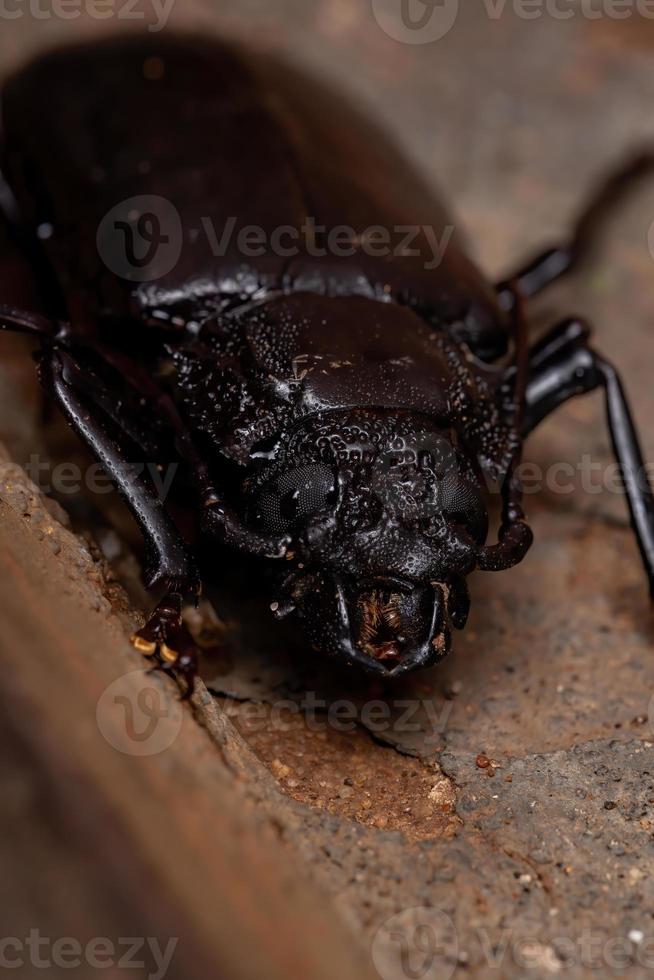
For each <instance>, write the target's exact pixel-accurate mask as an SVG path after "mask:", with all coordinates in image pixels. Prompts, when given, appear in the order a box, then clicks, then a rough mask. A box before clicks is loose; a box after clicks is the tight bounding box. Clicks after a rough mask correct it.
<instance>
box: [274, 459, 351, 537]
mask: <svg viewBox="0 0 654 980" xmlns="http://www.w3.org/2000/svg"><path fill="white" fill-rule="evenodd" d="M335 503H336V480H335V477H334V473H333V471H332V470H331V469H330V468H329V467H328V466H325V464H324V463H311V464H308V465H307V466H299V467H297V469H294V470H290V472H288V473H283V474H282V475H281V476H278V477H276V478H275V479H274V480H271V481H270V483H267V484H266V486H265V487H264V488H263V489H262V491H261V493H260V495H259V507H258V512H259V515H260V519H261V521H262V522H263V524H264V525H265V526H266V527H267V528H268V529H269V530H271V531H273V532H276V533H279V532H283V531H286V530H287V529H288V528H289V527H290V526H291V525H292V524H294V523H295V522H296V521H299V520H302V518H304V517H310V516H311V515H312V514H319V513H320V512H321V511H324V510H326V509H328V508H329V507H333V506H334V505H335Z"/></svg>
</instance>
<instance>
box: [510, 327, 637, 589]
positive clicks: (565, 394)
mask: <svg viewBox="0 0 654 980" xmlns="http://www.w3.org/2000/svg"><path fill="white" fill-rule="evenodd" d="M573 324H576V326H577V329H576V331H575V329H574V327H573V326H572V325H573ZM567 330H568V338H567V342H561V341H562V338H563V336H564V333H565V330H564V329H562V328H558V329H557V331H555V332H554V333H553V334H551V335H550V338H551V341H550V351H549V355H547V346H548V342H547V338H546V340H545V341H544V342H542V343H541V345H539V348H538V349H537V350H536V354H537V359H536V362H535V369H534V371H533V374H532V376H531V378H530V380H529V383H528V385H527V393H526V404H527V411H526V415H525V420H524V427H523V435H524V436H525V437H526V436H527V435H528V434H529V433H530V432H532V431H533V430H534V429H535V428H536V426H537V425H538V424H539V423H540V422H541V421H542V420H543V419H544V418H546V417H547V416H548V415H551V414H552V412H554V411H556V409H557V408H558V407H559V406H560V405H562V404H563V403H564V402H566V401H568V400H569V399H570V398H574V397H575V396H576V395H583V394H586V393H587V392H591V391H595V390H596V389H598V388H603V389H604V393H605V399H606V412H607V420H608V426H609V431H610V433H611V440H612V443H613V451H614V453H615V457H616V460H617V462H618V464H619V466H620V471H621V474H622V479H623V481H624V485H625V490H626V493H627V502H628V504H629V511H630V515H631V524H632V527H633V529H634V533H635V535H636V539H637V541H638V546H639V548H640V553H641V557H642V560H643V565H644V566H645V572H646V574H647V578H648V581H649V586H650V592H651V594H652V597H653V598H654V497H653V496H652V488H651V485H650V481H649V479H648V476H647V472H646V468H645V464H644V462H643V456H642V452H641V449H640V444H639V441H638V435H637V433H636V427H635V424H634V421H633V418H632V415H631V411H630V408H629V403H628V401H627V396H626V394H625V391H624V389H623V387H622V383H621V381H620V377H619V375H618V373H617V371H616V369H615V368H614V367H613V365H612V364H610V363H609V362H608V361H606V360H604V358H602V357H601V356H600V355H599V354H598V353H597V352H596V351H594V350H593V349H592V348H591V347H589V346H588V342H587V337H588V330H587V328H583V325H579V324H578V323H577V321H568V322H567ZM557 336H558V340H559V344H558V351H557V350H555V348H556V346H557V341H556V337H557Z"/></svg>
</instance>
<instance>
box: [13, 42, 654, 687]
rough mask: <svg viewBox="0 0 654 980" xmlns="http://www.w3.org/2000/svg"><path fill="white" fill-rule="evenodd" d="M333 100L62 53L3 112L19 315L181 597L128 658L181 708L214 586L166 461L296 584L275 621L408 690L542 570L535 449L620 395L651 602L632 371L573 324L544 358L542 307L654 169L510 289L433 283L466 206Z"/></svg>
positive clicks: (94, 49)
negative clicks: (436, 190)
mask: <svg viewBox="0 0 654 980" xmlns="http://www.w3.org/2000/svg"><path fill="white" fill-rule="evenodd" d="M45 93H47V105H48V110H47V112H44V97H45ZM328 99H329V97H328V96H327V95H326V94H325V93H324V92H321V91H320V90H318V89H316V88H310V87H309V86H308V85H306V84H304V83H298V81H297V79H296V78H295V77H294V76H293V75H292V73H290V72H288V71H287V70H286V69H284V68H283V67H281V66H279V65H277V66H272V65H271V64H269V63H268V62H267V61H266V60H265V59H263V58H259V59H257V58H254V57H252V56H250V55H249V54H247V53H246V52H244V51H242V50H240V49H238V48H236V47H230V46H226V45H222V44H218V43H215V42H209V41H205V40H199V39H192V38H175V37H168V38H164V39H159V38H158V39H152V38H148V39H144V38H116V39H110V40H106V41H103V42H99V43H94V44H85V45H79V46H77V47H72V48H68V49H63V50H59V51H56V52H53V53H48V54H46V55H44V56H41V57H40V58H39V59H38V60H37V61H35V62H34V63H32V64H31V65H29V66H28V67H26V68H24V69H23V70H21V71H20V72H19V73H18V74H17V75H15V76H14V77H12V78H11V79H10V80H9V81H8V82H7V83H6V85H5V87H4V90H3V92H2V127H3V129H2V174H3V183H2V195H1V198H0V199H1V202H2V210H3V219H2V220H3V230H2V237H3V250H4V255H3V270H4V274H3V276H2V280H1V281H2V290H3V294H2V296H0V302H2V304H3V305H2V308H1V309H0V321H1V323H2V326H3V327H4V328H5V329H15V330H20V331H24V332H27V333H31V334H33V335H35V336H36V337H38V339H39V341H40V345H39V353H38V361H39V371H40V377H41V380H42V382H43V384H44V385H45V386H46V388H47V389H48V390H49V391H50V392H51V393H52V394H53V395H54V398H55V400H56V402H57V403H58V405H59V406H60V408H61V410H62V412H63V413H64V415H65V417H66V419H67V420H68V422H69V423H70V424H71V426H72V427H73V429H74V430H75V431H76V432H77V434H78V435H79V436H80V437H81V439H82V440H83V441H84V442H85V443H86V445H87V446H88V447H89V448H90V449H91V451H92V452H93V453H94V454H95V456H96V457H97V458H98V460H100V461H101V463H102V465H103V466H104V468H105V469H106V471H107V473H108V474H109V475H110V476H111V477H112V479H113V481H114V483H115V484H116V486H117V488H118V490H119V491H120V492H121V494H122V495H123V497H124V498H125V500H126V501H127V503H128V505H129V506H130V508H131V510H132V513H133V515H134V517H135V518H136V520H137V522H138V524H139V527H140V529H141V531H142V533H143V537H144V540H145V547H146V562H145V577H146V582H147V584H148V586H150V587H152V588H154V587H159V588H160V589H162V591H163V598H162V599H161V601H160V602H159V603H158V604H157V606H156V608H155V609H154V611H153V613H152V615H151V616H150V618H149V619H148V621H147V623H146V625H145V626H144V627H143V628H142V629H141V630H139V631H138V633H137V634H136V635H135V637H133V642H134V644H135V645H136V647H137V648H138V649H139V650H141V651H142V652H143V653H144V654H146V655H148V656H154V657H155V658H156V659H157V662H158V663H159V664H160V666H162V667H163V668H164V669H168V670H171V671H173V672H175V673H176V675H177V676H183V677H185V678H186V680H187V682H188V684H187V691H190V690H191V689H192V686H193V678H194V675H195V671H196V653H195V649H194V647H193V643H192V640H191V637H190V636H189V634H188V633H187V631H186V628H185V626H184V625H183V621H182V618H181V609H182V604H183V602H184V601H186V600H187V599H189V598H192V597H194V596H197V594H198V591H199V588H200V584H199V583H200V580H199V575H198V572H197V570H196V565H195V561H194V557H193V554H192V549H191V548H190V547H189V546H188V544H187V543H186V541H185V540H184V539H183V537H182V535H181V534H180V532H179V530H178V529H177V527H176V525H175V523H174V521H173V520H172V518H171V516H170V513H169V512H168V511H169V509H168V508H167V507H166V504H165V502H164V501H163V500H162V499H161V496H160V495H158V494H157V492H156V490H155V487H154V485H153V482H152V480H151V479H149V477H148V473H147V472H142V473H141V474H140V475H139V476H138V477H135V476H134V472H133V471H132V470H131V469H130V464H133V463H134V462H136V461H138V460H141V461H142V460H143V459H148V460H150V461H153V462H158V463H161V462H163V461H165V460H167V459H170V458H171V453H172V454H173V455H174V457H175V459H177V460H179V461H180V462H181V464H182V465H183V469H184V473H185V474H186V476H187V477H188V478H189V481H190V485H192V487H193V493H194V495H195V497H194V499H195V501H196V502H197V507H196V510H197V514H198V515H199V525H200V527H201V529H202V532H203V533H204V534H205V535H207V536H208V535H211V536H214V537H215V538H216V539H217V541H219V542H221V543H222V544H224V545H226V546H227V547H229V548H235V549H238V550H239V551H241V552H244V553H248V554H250V555H255V556H259V557H261V558H262V559H266V560H270V561H277V562H278V563H279V566H280V568H281V572H280V575H279V586H278V594H277V595H276V596H274V597H272V598H274V601H273V602H272V608H273V610H274V611H275V613H276V615H277V616H283V615H286V614H289V613H295V614H296V615H297V617H298V618H299V620H300V621H301V623H302V624H303V627H304V630H305V633H306V636H307V639H308V640H309V642H310V643H311V644H312V646H313V647H315V648H317V649H318V650H320V651H322V652H324V653H326V654H331V655H334V656H337V657H339V658H341V659H342V660H344V661H346V662H347V663H349V664H358V665H361V666H363V667H364V668H366V669H368V670H370V671H373V672H376V673H377V674H380V675H383V676H392V677H395V676H398V675H401V674H403V673H406V672H407V671H410V670H413V669H415V668H419V667H426V666H428V665H430V664H433V663H434V662H436V661H437V660H439V659H440V658H442V657H443V656H444V655H445V654H446V653H447V652H448V650H449V647H450V631H451V629H452V628H453V627H454V628H457V629H461V628H463V626H464V625H465V622H466V618H467V614H468V607H469V596H468V589H467V586H466V577H467V576H468V574H469V573H470V572H471V571H472V570H473V569H475V568H478V569H482V570H502V569H507V568H510V567H511V566H513V565H515V564H517V563H518V562H520V561H521V560H522V559H523V558H524V556H525V554H526V553H527V551H528V549H529V546H530V544H531V542H532V533H531V531H530V529H529V527H528V525H527V523H526V521H525V516H524V513H523V509H522V505H521V493H520V486H519V480H517V479H515V473H516V468H517V466H518V464H519V462H520V459H521V450H522V445H523V441H524V439H525V438H526V437H527V436H528V434H529V433H530V432H531V431H532V430H533V429H534V427H535V426H536V425H537V424H538V423H539V422H540V421H541V420H542V419H544V418H545V417H546V416H548V415H549V414H550V413H551V412H553V411H554V410H555V409H556V408H557V407H558V406H559V405H561V404H562V403H563V402H565V401H566V400H567V399H569V398H571V397H573V396H575V395H578V394H582V393H585V392H589V391H592V390H594V389H597V388H602V389H603V390H604V392H605V396H606V402H607V408H608V419H609V425H610V429H611V434H612V440H613V446H614V449H615V454H616V457H617V460H618V462H619V464H620V466H621V470H622V474H623V478H624V482H625V487H626V492H627V498H628V502H629V507H630V511H631V519H632V524H633V528H634V530H635V533H636V536H637V539H638V543H639V546H640V550H641V553H642V558H643V562H644V565H645V569H646V572H647V576H648V579H649V582H650V587H651V586H652V584H653V583H654V506H653V501H652V493H651V488H650V485H649V483H648V482H647V481H646V480H645V479H643V472H644V468H643V461H642V457H641V452H640V449H639V446H638V440H637V437H636V433H635V429H634V425H633V422H632V419H631V416H630V412H629V408H628V405H627V401H626V398H625V395H624V392H623V389H622V386H621V384H620V381H619V378H618V375H617V374H616V372H615V370H614V369H613V367H612V366H611V365H610V364H609V363H608V362H607V361H606V360H605V359H603V358H602V357H601V356H600V355H598V354H597V353H596V352H595V351H594V350H593V349H592V347H591V346H590V345H589V330H588V328H587V326H586V325H585V324H584V323H583V322H580V321H578V320H576V319H572V318H569V319H567V320H564V321H562V322H561V323H560V324H558V325H556V326H555V327H554V328H553V329H551V330H550V331H549V332H548V333H547V334H546V335H545V337H544V338H543V339H541V340H540V341H539V342H538V343H536V344H535V345H534V346H531V347H529V346H528V342H527V339H526V325H525V324H526V316H525V309H524V306H525V301H526V300H528V299H530V298H531V297H533V296H535V295H536V294H537V293H538V292H540V291H541V290H542V289H543V288H544V287H545V286H547V285H548V284H549V283H551V282H552V281H554V280H555V279H557V278H558V277H559V276H561V275H563V274H564V273H566V272H567V271H569V270H570V269H571V268H572V267H573V266H574V265H575V264H576V263H577V262H578V261H579V260H580V259H581V258H582V257H583V256H584V254H585V251H586V246H587V245H588V244H589V242H590V241H591V240H592V239H593V237H594V234H595V231H596V227H597V222H598V221H599V220H600V218H601V215H602V212H603V209H604V207H605V205H606V204H607V203H608V202H610V201H611V200H612V199H613V198H614V197H615V196H616V194H618V193H620V192H621V191H622V190H623V188H624V187H625V186H626V185H627V183H628V181H629V180H630V179H631V178H632V177H634V176H636V175H638V174H639V173H640V172H642V171H644V170H645V169H646V168H648V167H650V166H651V163H652V160H651V158H649V157H643V158H641V159H640V160H638V161H637V162H636V163H635V164H634V165H633V166H632V167H631V168H628V169H627V170H625V171H623V172H622V173H621V174H619V175H617V176H616V177H615V178H613V179H612V180H611V181H609V182H608V183H607V185H606V186H605V187H604V188H603V189H602V191H601V192H600V194H599V195H598V197H597V198H596V199H595V200H594V201H593V202H592V203H591V205H590V206H589V207H588V208H587V209H586V210H585V211H584V212H583V213H582V216H581V218H580V220H579V222H578V224H577V228H576V231H575V233H574V235H573V236H572V238H571V241H570V243H569V244H568V245H565V246H562V247H558V248H552V249H549V250H548V251H546V252H545V253H543V254H541V255H540V256H538V257H537V258H535V259H534V260H533V261H531V262H530V263H528V264H527V265H526V266H525V267H524V268H523V269H521V270H519V271H518V272H516V274H515V275H513V276H511V277H510V278H509V279H507V281H506V282H504V283H502V284H500V285H498V286H497V287H495V288H493V287H492V286H491V285H490V284H489V283H487V282H486V281H485V279H484V278H483V276H482V275H481V273H480V272H479V271H478V270H477V268H476V267H475V265H474V264H473V262H472V261H471V260H470V259H469V258H468V257H467V255H466V252H465V251H464V249H463V247H462V246H461V244H460V243H459V242H458V241H457V240H455V238H452V240H451V241H450V240H448V241H447V247H446V248H445V249H444V251H443V254H442V256H440V258H441V261H440V262H439V263H437V264H436V263H433V262H426V261H425V255H426V254H428V253H427V252H426V244H427V243H426V241H425V238H426V231H425V229H431V231H432V233H434V234H436V235H437V236H438V240H443V241H444V240H445V238H443V236H444V235H445V233H446V231H447V229H450V230H451V229H452V227H453V226H452V225H451V221H450V218H449V217H448V215H447V213H446V211H445V210H444V209H443V208H442V207H441V205H440V204H439V203H437V202H436V201H435V200H434V198H433V195H432V193H431V192H430V191H429V190H428V189H427V188H426V187H425V186H424V185H423V184H422V182H421V181H420V179H419V178H418V177H416V176H415V174H413V173H412V172H411V169H410V167H409V166H408V165H407V164H406V162H405V161H404V160H403V159H402V157H401V156H400V154H399V153H398V152H397V150H396V149H395V148H394V147H393V146H392V145H391V144H390V143H389V142H388V141H387V140H386V139H385V138H384V137H383V136H382V135H381V134H380V133H379V132H378V131H377V130H376V129H374V128H373V127H372V126H370V124H368V123H366V122H365V121H363V120H361V119H360V118H359V117H358V116H356V115H355V114H354V113H353V112H352V111H351V110H350V109H348V108H347V107H345V106H343V105H342V104H339V103H336V104H334V103H329V101H328ZM121 202H127V204H126V205H125V207H123V204H122V203H121ZM144 202H145V203H144ZM171 206H172V212H171ZM121 208H123V211H124V213H123V211H121ZM171 213H172V215H173V217H174V219H175V221H177V222H178V226H177V225H175V222H173V226H172V227H171V226H170V225H169V224H167V221H168V219H169V218H170V215H171ZM107 216H109V217H110V218H111V216H113V217H114V218H115V220H113V222H111V221H110V223H109V232H110V233H111V234H113V235H114V237H113V238H112V239H111V240H110V241H108V242H105V240H104V239H103V237H102V235H103V233H104V232H103V231H102V229H105V230H106V229H107V227H108V226H107V220H108V218H107ZM209 219H211V222H212V223H211V224H210V223H209ZM230 220H231V221H232V224H233V227H234V228H236V229H237V230H244V229H247V228H248V227H249V226H257V227H259V228H260V229H262V231H263V233H264V237H265V240H266V241H270V240H271V238H270V236H271V235H273V234H274V233H275V231H277V233H279V231H280V229H289V228H291V229H299V228H307V227H310V236H309V238H307V239H305V240H304V241H303V243H302V245H301V247H299V248H297V249H296V250H295V252H291V251H290V250H288V249H284V248H282V247H281V242H282V239H281V237H279V238H278V247H277V248H275V249H272V248H263V249H260V252H261V254H260V255H257V256H251V255H248V256H245V255H244V254H242V249H240V248H239V247H238V246H237V245H235V244H234V242H235V240H236V236H232V237H231V239H230V241H229V243H228V244H227V246H226V247H225V248H223V249H222V250H221V249H217V248H216V247H215V244H216V243H215V242H213V241H212V240H211V235H210V234H209V232H210V231H212V230H213V231H214V232H215V229H216V228H222V227H223V226H225V225H226V223H227V222H229V221H230ZM400 227H401V228H405V229H410V228H413V229H415V230H416V236H414V237H416V238H417V241H418V245H419V246H420V247H418V248H417V249H416V248H414V249H412V250H411V249H402V248H399V249H396V250H393V251H392V252H387V253H386V254H383V255H381V254H377V253H374V250H373V249H372V248H370V247H369V245H370V242H366V241H365V240H364V239H365V236H366V235H367V234H368V229H371V228H376V229H379V228H382V229H389V228H400ZM320 228H322V229H323V231H324V229H325V228H346V229H347V228H349V229H351V235H350V240H349V242H348V244H349V245H350V249H349V253H350V254H347V255H343V254H330V251H329V249H325V248H320V247H319V245H320V243H319V241H318V237H319V235H320V230H319V229H320ZM200 231H204V232H207V233H203V234H200ZM214 237H216V236H215V235H214ZM117 242H119V243H120V242H122V243H123V254H124V263H125V267H124V269H122V270H121V269H120V268H118V269H117V268H116V267H115V262H114V259H115V254H114V252H111V248H114V251H115V247H117V246H116V243H117ZM159 246H166V247H167V248H169V249H172V251H173V253H174V254H173V259H172V261H170V256H169V253H168V252H166V249H165V248H164V249H163V250H162V249H161V248H160V247H159ZM366 246H368V247H366ZM107 249H109V253H110V254H108V253H107ZM378 251H379V250H377V252H378ZM411 252H413V253H415V252H417V253H418V254H417V256H416V254H410V253H411ZM373 253H374V254H373ZM162 255H163V259H162V258H161V256H162ZM121 273H122V274H121ZM489 485H497V486H498V487H499V488H501V494H502V504H503V506H502V517H501V526H500V528H499V532H498V536H497V541H496V542H495V543H488V541H487V537H488V534H489V519H488V504H487V493H486V491H487V489H488V486H489ZM221 554H222V552H221ZM224 554H227V552H224Z"/></svg>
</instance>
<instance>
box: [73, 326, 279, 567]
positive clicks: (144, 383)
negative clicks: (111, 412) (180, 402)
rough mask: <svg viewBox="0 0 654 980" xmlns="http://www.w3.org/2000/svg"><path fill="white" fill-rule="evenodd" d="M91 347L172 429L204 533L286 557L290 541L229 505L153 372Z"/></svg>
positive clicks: (250, 551) (250, 550)
mask: <svg viewBox="0 0 654 980" xmlns="http://www.w3.org/2000/svg"><path fill="white" fill-rule="evenodd" d="M91 347H92V349H93V350H94V351H95V352H96V353H98V354H99V355H100V356H101V357H102V358H103V360H104V361H105V362H106V363H107V364H109V365H110V366H112V367H113V368H115V369H116V370H118V371H119V372H120V374H121V375H122V377H124V378H125V379H126V380H127V381H128V382H129V384H130V385H131V386H132V387H133V388H134V390H136V391H138V392H139V394H140V395H141V396H142V397H144V398H145V399H146V400H147V402H148V403H149V404H150V407H151V409H152V411H153V412H154V413H155V414H156V415H157V417H159V418H160V419H161V420H162V421H163V422H165V423H166V424H167V425H168V426H169V427H170V429H171V431H172V433H173V435H174V438H175V447H176V449H177V452H178V453H179V456H180V457H181V458H182V460H183V461H184V462H185V463H187V464H188V466H189V468H190V470H191V473H192V474H193V480H194V483H195V485H196V487H197V490H198V494H199V497H200V506H201V509H202V510H201V513H202V519H201V523H202V527H203V530H204V531H206V532H207V533H209V534H212V535H215V536H216V537H219V538H221V539H222V540H223V542H224V543H225V544H227V545H229V546H230V547H233V548H236V549H237V550H239V551H246V552H247V553H248V554H251V555H256V556H259V557H267V558H283V557H284V556H285V554H286V551H287V548H288V545H289V544H290V538H289V537H288V536H283V537H280V538H270V537H268V536H266V535H261V534H258V533H257V532H256V531H254V530H252V529H251V528H248V527H247V526H246V525H244V524H243V522H242V521H241V520H240V518H239V517H238V515H237V514H235V513H234V511H233V510H232V509H231V508H229V507H227V506H226V504H225V501H224V499H223V497H222V496H221V494H220V493H219V492H218V489H217V487H216V485H215V483H214V481H213V479H212V477H211V474H210V472H209V467H208V466H207V464H206V462H205V460H204V458H203V456H202V455H201V453H200V452H198V449H197V447H196V445H195V442H194V440H193V436H192V434H191V432H190V431H189V429H188V426H187V425H186V423H185V421H184V419H183V418H182V417H181V415H180V413H179V410H178V408H177V406H176V405H175V402H174V401H173V399H172V398H171V397H170V395H169V394H168V393H167V392H165V391H163V390H162V389H161V388H160V387H159V385H158V384H157V383H156V381H153V379H152V377H151V375H150V373H149V372H148V371H146V370H145V369H144V368H142V367H141V366H140V365H138V364H135V363H134V362H133V361H131V360H130V359H129V358H127V357H124V356H123V355H121V354H120V353H119V352H117V351H114V350H107V348H106V347H104V346H103V345H101V344H98V343H96V342H95V341H94V342H93V343H92V344H91Z"/></svg>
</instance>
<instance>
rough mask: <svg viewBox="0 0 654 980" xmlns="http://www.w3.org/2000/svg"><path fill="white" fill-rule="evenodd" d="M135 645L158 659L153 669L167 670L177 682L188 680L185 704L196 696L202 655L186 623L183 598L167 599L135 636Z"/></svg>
mask: <svg viewBox="0 0 654 980" xmlns="http://www.w3.org/2000/svg"><path fill="white" fill-rule="evenodd" d="M131 643H132V646H133V647H134V648H135V649H136V650H138V651H139V653H141V654H142V655H143V656H144V657H148V658H155V666H154V667H153V668H152V669H158V670H163V671H165V672H166V673H169V674H172V675H173V676H174V677H175V678H176V679H177V680H179V678H181V677H183V678H184V680H185V682H186V690H185V691H184V693H183V694H182V700H186V699H187V698H189V697H190V696H191V695H192V693H193V690H194V686H195V684H194V682H195V675H196V674H197V669H198V655H197V650H196V647H195V643H194V641H193V638H192V636H191V634H190V633H189V631H188V630H187V628H186V626H185V625H184V623H183V622H182V617H181V597H180V596H178V595H175V596H167V597H166V598H165V599H164V600H163V601H162V602H160V603H159V605H158V606H157V608H156V609H155V610H154V612H153V613H152V615H151V616H150V618H149V620H148V621H147V623H146V624H145V626H144V627H143V628H142V629H140V630H138V631H137V632H136V633H134V634H133V636H132V637H131Z"/></svg>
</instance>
